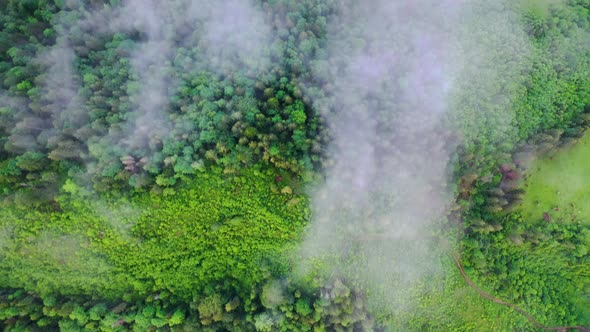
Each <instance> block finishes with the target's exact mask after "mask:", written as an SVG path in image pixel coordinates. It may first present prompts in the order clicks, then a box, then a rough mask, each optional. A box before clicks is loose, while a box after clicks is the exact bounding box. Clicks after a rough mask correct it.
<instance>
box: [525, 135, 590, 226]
mask: <svg viewBox="0 0 590 332" xmlns="http://www.w3.org/2000/svg"><path fill="white" fill-rule="evenodd" d="M524 186H525V189H526V191H527V193H526V195H525V197H524V201H523V203H522V213H523V217H524V218H525V220H527V221H530V222H533V221H541V220H544V215H545V213H547V214H548V219H550V221H551V222H576V221H577V222H584V223H590V204H589V202H590V133H589V134H586V136H584V137H583V139H582V140H580V142H579V143H577V144H576V145H574V146H573V147H570V148H567V149H563V150H559V151H556V152H555V153H551V154H549V155H547V156H544V157H542V158H540V159H538V160H537V161H536V162H535V163H534V164H533V166H532V167H531V169H530V173H529V174H528V176H527V178H526V180H525V184H524Z"/></svg>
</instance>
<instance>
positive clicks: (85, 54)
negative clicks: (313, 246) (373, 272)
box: [0, 0, 590, 331]
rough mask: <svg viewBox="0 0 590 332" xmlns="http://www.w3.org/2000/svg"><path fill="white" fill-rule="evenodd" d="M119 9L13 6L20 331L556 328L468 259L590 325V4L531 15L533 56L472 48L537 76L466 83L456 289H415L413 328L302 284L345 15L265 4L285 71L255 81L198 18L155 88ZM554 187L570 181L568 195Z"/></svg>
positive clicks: (581, 1)
mask: <svg viewBox="0 0 590 332" xmlns="http://www.w3.org/2000/svg"><path fill="white" fill-rule="evenodd" d="M118 6H122V4H121V3H120V1H116V0H111V1H100V0H97V1H95V0H92V1H91V0H88V1H79V2H78V4H72V3H69V1H58V0H54V1H35V0H25V1H22V0H18V1H17V0H0V27H1V29H0V200H1V202H0V249H1V250H0V320H1V321H2V322H3V323H2V324H3V329H5V330H11V331H29V330H31V331H35V330H55V329H61V330H64V331H78V330H85V331H94V330H101V331H120V330H128V329H132V330H135V331H146V330H158V329H161V330H175V331H176V330H178V331H180V330H186V331H190V330H210V331H218V330H228V331H251V330H258V331H274V330H283V331H312V330H313V331H325V330H330V331H331V330H335V331H344V330H355V331H356V330H372V329H377V330H378V329H386V328H388V327H389V328H392V329H394V330H395V329H404V330H458V331H462V330H474V329H480V330H490V331H495V330H532V329H534V328H535V327H534V325H531V323H530V322H529V321H528V320H527V319H526V318H525V317H523V316H521V315H520V314H519V313H518V312H515V311H514V310H512V309H510V308H506V307H503V306H501V305H498V304H497V303H493V302H489V301H487V300H485V299H483V298H481V297H479V296H478V295H477V293H475V292H473V291H472V290H471V289H470V288H469V286H468V285H466V284H465V282H464V280H463V277H462V276H461V275H460V274H459V272H458V271H457V270H456V266H455V265H454V262H453V259H452V257H453V255H454V254H451V256H449V251H450V250H451V248H453V249H454V250H456V251H457V252H460V262H461V263H462V264H463V266H464V268H465V271H466V272H467V274H468V275H469V276H470V277H471V278H472V279H473V280H474V281H475V283H476V284H477V285H479V286H480V287H481V288H482V289H484V290H486V291H487V292H489V293H490V294H493V295H494V296H497V297H498V298H501V299H503V300H504V301H507V302H510V303H513V304H515V305H518V306H519V307H521V308H522V309H524V310H525V311H526V312H529V313H530V314H531V315H533V316H534V317H535V318H536V319H537V320H538V321H539V322H540V323H542V324H545V325H548V326H570V325H585V326H589V325H590V310H589V309H588V308H590V272H589V271H590V254H589V252H588V248H590V220H588V219H587V218H588V217H589V215H588V213H587V206H585V204H587V202H586V201H585V200H584V198H585V197H588V190H585V187H584V186H585V183H584V182H582V183H580V182H579V181H582V179H581V178H583V179H585V178H586V177H587V176H585V175H584V173H583V167H585V165H586V164H585V163H584V161H586V160H588V158H589V157H588V156H590V150H588V147H587V141H588V138H587V136H586V138H585V139H584V140H583V141H582V143H581V144H580V145H576V143H577V142H578V140H579V139H580V138H582V137H583V134H584V131H585V130H586V128H587V127H588V126H590V116H589V114H590V45H588V36H589V34H590V1H587V0H568V1H564V3H563V4H558V3H553V2H551V1H550V2H548V3H545V2H543V3H542V4H541V2H540V1H539V2H535V1H518V4H515V8H516V9H515V10H516V11H517V13H518V15H519V24H522V25H523V26H524V27H525V32H526V34H527V36H526V37H527V38H528V39H529V40H530V45H529V46H530V49H529V52H528V53H527V54H526V55H522V57H520V55H519V56H517V57H516V55H514V56H513V55H511V54H512V53H513V52H514V49H510V47H509V46H506V47H504V46H505V45H497V43H498V41H497V40H494V39H493V38H486V37H485V36H483V35H481V34H482V33H483V32H481V31H469V33H472V34H473V35H474V36H476V37H477V38H475V39H476V42H477V43H481V44H485V45H487V48H489V49H494V51H495V52H497V53H493V54H485V55H478V56H486V57H489V58H490V59H492V60H493V59H506V58H513V57H516V58H518V59H516V60H514V61H516V62H519V63H522V65H520V64H519V65H518V66H516V67H514V66H512V65H510V64H503V63H494V62H493V61H490V63H494V65H497V66H504V65H505V66H506V68H513V67H514V68H518V69H519V71H518V72H512V73H510V75H484V76H486V77H488V78H490V80H489V81H485V82H482V81H481V80H478V79H477V78H478V73H480V72H481V73H485V72H486V71H490V70H491V69H490V68H480V67H477V66H475V67H473V68H471V67H467V68H466V69H465V71H466V72H465V73H464V74H465V75H466V77H467V79H465V80H464V81H462V82H460V84H459V86H458V88H457V89H458V90H459V91H460V93H459V94H458V95H457V96H456V98H455V99H454V100H453V101H452V106H453V107H452V108H453V109H452V111H451V112H449V122H451V123H453V124H454V126H455V127H456V128H454V129H456V130H457V132H460V133H461V134H460V135H457V136H461V137H459V138H457V140H458V141H460V143H459V147H458V149H457V152H456V154H455V155H454V158H453V160H452V165H451V168H452V169H454V174H453V176H454V178H453V182H454V183H455V185H454V188H455V189H454V194H455V195H456V200H455V204H454V205H453V206H452V207H451V211H449V213H448V218H445V220H443V221H441V223H440V224H441V225H442V229H443V231H442V232H439V233H442V234H437V236H439V237H440V243H445V244H444V245H443V244H441V245H440V246H437V248H432V255H433V256H434V257H436V258H437V259H438V260H439V261H440V262H441V266H442V270H443V271H444V272H445V273H444V275H442V276H438V277H432V280H430V281H431V282H432V283H431V284H425V285H422V286H421V287H419V288H417V289H409V290H407V291H408V293H411V294H412V295H411V298H412V299H413V300H414V301H415V307H413V308H412V310H409V311H408V312H406V313H405V315H406V316H407V317H389V316H388V314H387V313H386V311H387V310H379V309H380V308H377V309H375V308H374V307H371V306H369V305H368V301H367V298H366V297H367V294H366V293H365V292H364V290H363V289H362V287H360V286H359V285H358V284H355V283H354V281H351V280H348V279H347V278H346V277H345V276H343V275H338V274H337V273H333V274H332V275H330V274H328V276H325V275H321V276H318V275H312V274H309V275H303V276H302V275H297V276H295V275H293V274H292V273H291V272H292V270H293V269H294V267H295V266H297V261H298V257H297V254H296V252H297V251H296V250H295V249H296V248H297V244H298V243H299V242H300V241H301V240H302V237H303V234H304V228H305V226H306V225H307V224H308V222H309V221H310V210H309V206H308V203H309V198H308V197H307V192H306V191H305V189H306V187H305V186H306V185H307V184H309V183H312V182H313V181H321V179H322V175H323V173H322V171H323V169H324V167H326V166H327V165H330V159H329V155H328V153H327V144H328V143H329V142H330V139H331V133H330V128H329V127H328V126H326V125H325V118H324V114H323V113H321V111H320V110H318V109H316V107H314V105H316V104H320V103H316V104H314V103H313V102H312V97H313V99H314V100H322V101H323V100H329V99H330V98H331V97H333V96H332V95H331V93H333V87H331V86H330V84H329V83H327V81H325V79H327V78H325V77H321V78H316V79H317V82H315V81H313V80H312V76H313V75H312V74H311V72H312V71H315V72H320V73H322V72H327V69H326V68H324V67H323V66H326V63H327V62H326V61H325V57H326V51H325V48H326V39H327V34H328V26H329V23H330V18H331V17H332V15H335V14H337V10H338V6H337V1H328V0H305V1H292V0H276V1H266V0H264V1H263V0H260V1H256V7H257V9H259V10H260V12H261V13H263V16H264V17H263V19H264V20H265V21H266V22H270V23H271V27H272V35H273V36H276V38H274V39H272V41H271V42H269V43H268V44H265V46H264V47H265V48H264V49H263V50H262V53H263V54H265V55H266V56H268V57H269V58H270V59H272V60H273V61H270V63H268V64H265V65H263V66H258V65H254V66H248V65H244V64H242V63H240V66H238V69H236V67H232V66H231V65H230V66H229V67H219V66H217V65H216V64H215V63H204V62H203V61H205V62H207V61H212V60H207V59H205V60H203V58H207V55H210V54H211V53H210V52H211V48H213V46H210V45H209V46H208V45H198V47H196V46H195V47H187V45H186V42H187V40H188V41H190V40H191V39H190V38H192V37H191V31H193V30H197V27H198V26H199V25H198V24H201V22H197V23H186V25H182V24H179V25H175V26H174V27H175V29H176V30H175V31H173V32H174V35H175V37H174V38H172V39H171V40H166V43H168V44H169V45H168V46H167V48H169V49H170V54H168V55H167V56H168V58H169V59H172V60H170V61H163V64H162V65H161V67H160V68H156V69H153V67H154V66H153V64H152V65H149V64H148V65H147V66H145V68H143V69H145V70H144V71H141V70H140V69H142V67H141V66H140V67H138V66H137V64H136V57H137V54H138V52H139V53H141V52H142V46H143V45H145V43H146V42H149V41H150V38H151V37H150V36H149V35H146V33H144V32H142V31H141V30H138V29H137V28H133V27H132V28H126V29H121V30H120V31H113V30H109V29H101V28H96V26H95V25H94V24H91V23H88V22H91V21H92V18H93V17H94V16H95V15H96V13H97V12H100V13H107V14H108V13H111V11H113V10H115V9H116V8H118ZM105 15H106V14H105ZM179 20H180V19H179ZM80 22H82V23H80ZM191 24H193V25H191ZM478 34H479V35H478ZM262 53H260V54H262ZM256 54H258V53H256ZM507 54H508V55H507ZM204 55H205V56H204ZM233 56H234V58H235V57H237V58H238V59H239V61H243V62H247V63H250V62H251V60H252V59H240V58H239V56H237V55H233ZM134 59H135V60H134ZM195 63H199V64H202V65H199V66H196V65H194V64H195ZM212 68H214V69H212ZM151 70H155V71H160V72H163V73H166V80H169V82H170V85H169V86H166V87H164V88H163V90H162V91H160V93H161V94H162V95H163V96H165V97H166V99H167V102H165V103H162V102H159V104H158V102H157V103H156V104H157V106H156V107H157V108H158V111H157V112H156V111H150V110H147V111H146V113H145V114H144V116H143V117H142V116H141V114H140V112H137V110H138V109H140V108H141V107H142V102H143V101H144V99H145V98H146V95H145V93H146V92H145V91H143V90H142V89H143V87H144V86H149V85H150V83H149V81H150V80H149V78H150V76H149V75H151V74H150V73H151V72H150V71H151ZM499 72H501V71H499ZM326 76H328V75H326ZM302 82H313V83H312V84H310V85H311V87H310V86H309V85H308V86H306V87H305V88H303V86H302ZM157 88H158V87H156V88H154V89H155V90H157ZM155 90H154V91H155ZM152 92H153V91H152ZM572 146H574V147H573V149H579V150H578V151H576V152H572V154H575V155H572V156H569V157H563V158H566V159H560V158H562V157H561V156H560V155H556V156H555V160H553V158H554V157H553V154H555V153H556V151H557V150H558V149H565V148H571V147H572ZM536 156H541V157H540V158H541V159H539V160H535V157H536ZM543 156H547V157H546V158H545V157H543ZM551 163H558V164H557V165H558V166H554V165H556V164H551ZM563 164H567V165H568V167H571V168H568V169H569V171H568V173H569V174H570V175H571V178H563V177H562V176H563V175H562V174H563V172H564V171H563V169H562V167H563V166H559V165H563ZM576 170H579V177H578V176H576V174H577V173H574V172H575V171H576ZM525 178H526V181H524V184H523V181H522V180H523V179H525ZM547 178H555V179H560V181H558V183H556V184H552V187H550V188H549V189H548V188H547V187H546V186H547V185H546V184H545V183H543V181H544V180H545V179H547ZM564 179H565V180H564ZM578 184H579V185H580V186H579V187H576V188H573V187H572V186H574V185H578ZM552 191H559V192H563V193H565V192H568V193H569V192H570V191H571V193H572V194H571V195H569V194H568V195H566V196H563V195H561V194H560V193H557V196H556V195H555V192H552ZM564 197H565V198H564ZM521 202H523V203H522V204H523V205H522V206H521ZM577 207H579V211H581V212H579V213H578V214H576V213H575V211H574V210H576V209H577ZM572 209H574V210H572ZM572 211H574V212H572ZM573 214H575V217H574V216H573ZM437 225H439V224H437ZM457 234H459V238H458V239H457ZM355 259H356V258H355V257H351V258H350V261H351V262H354V260H355ZM318 264H319V265H320V266H319V267H318V268H319V269H321V264H320V263H318ZM433 285H437V286H433ZM387 324H390V325H389V326H387ZM392 324H393V326H392ZM395 324H401V325H395Z"/></svg>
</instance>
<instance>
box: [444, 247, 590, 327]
mask: <svg viewBox="0 0 590 332" xmlns="http://www.w3.org/2000/svg"><path fill="white" fill-rule="evenodd" d="M450 255H451V258H452V259H453V261H454V262H455V265H456V266H457V268H458V269H459V272H460V273H461V276H462V277H463V279H464V280H465V282H466V283H467V284H468V285H469V287H471V288H473V290H475V291H476V292H477V293H478V294H479V295H480V296H482V297H485V298H486V299H488V300H490V301H493V302H495V303H498V304H500V305H503V306H506V307H510V308H512V309H514V310H516V311H518V312H519V313H520V314H521V315H523V316H524V317H526V319H528V320H529V322H531V323H532V324H533V325H534V326H535V327H536V328H538V329H540V330H545V331H563V332H566V331H569V330H578V331H580V332H590V328H589V327H584V326H545V325H543V324H541V323H540V322H539V321H538V320H536V319H535V317H533V316H531V315H530V314H529V313H527V312H526V311H524V310H523V309H521V308H520V307H518V306H517V305H515V304H512V303H508V302H505V301H502V300H500V299H499V298H497V297H494V296H492V295H490V294H489V293H487V292H485V291H484V290H482V289H481V288H479V287H477V285H476V284H475V283H474V282H473V281H472V280H471V278H469V276H468V275H467V273H465V270H464V269H463V265H462V264H461V257H460V256H459V255H457V254H450Z"/></svg>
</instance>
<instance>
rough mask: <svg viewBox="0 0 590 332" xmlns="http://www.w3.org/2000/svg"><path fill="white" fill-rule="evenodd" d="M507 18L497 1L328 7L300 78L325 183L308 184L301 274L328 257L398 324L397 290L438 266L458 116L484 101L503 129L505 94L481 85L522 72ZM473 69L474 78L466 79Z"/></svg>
mask: <svg viewBox="0 0 590 332" xmlns="http://www.w3.org/2000/svg"><path fill="white" fill-rule="evenodd" d="M517 23H518V21H517V18H516V15H515V14H514V13H512V12H511V11H510V8H509V7H507V6H506V5H504V4H496V5H486V4H484V3H483V2H481V3H479V2H478V3H475V2H470V3H467V2H463V1H451V0H448V1H428V0H423V1H395V2H391V1H384V0H383V1H382V0H376V1H363V2H354V1H341V2H340V3H339V7H338V12H337V14H336V15H335V16H334V17H331V20H330V22H329V25H330V31H329V33H328V45H329V46H328V52H327V56H326V57H325V58H323V59H318V60H317V61H315V63H314V64H313V66H314V68H315V77H314V79H313V80H312V82H310V83H307V84H305V88H306V89H307V90H310V91H311V90H313V88H317V87H318V85H321V86H320V88H322V89H323V90H324V91H326V93H327V94H328V97H327V98H319V99H316V100H315V101H314V106H315V107H316V109H318V110H321V111H322V113H323V114H322V115H323V116H324V117H325V119H326V121H327V123H328V127H329V128H330V131H331V134H332V139H333V141H332V145H331V147H330V149H329V156H330V160H331V165H330V166H329V167H328V168H327V169H326V178H325V182H324V183H323V184H322V185H320V186H319V187H317V188H316V189H315V190H314V191H313V203H312V204H313V221H312V224H311V226H310V228H309V230H308V235H307V238H306V239H305V242H304V244H303V249H302V253H303V257H304V258H305V262H304V263H302V266H301V268H302V270H303V271H308V270H309V269H310V268H311V266H312V265H311V264H310V263H308V262H313V261H315V260H318V259H319V260H322V259H326V257H332V258H331V259H329V260H328V262H330V263H329V265H330V268H329V269H330V270H331V273H332V274H333V275H336V276H339V277H340V278H351V279H354V280H356V281H353V282H360V283H361V284H363V285H365V286H366V287H367V291H368V293H369V301H370V302H371V303H372V305H373V307H374V309H377V311H379V312H380V313H381V314H384V315H392V316H393V317H394V318H392V319H394V320H395V319H401V318H399V317H402V316H403V313H404V312H406V311H408V310H411V309H412V308H413V305H414V304H415V303H412V300H411V298H410V295H408V294H407V293H406V292H407V291H408V290H409V289H410V288H411V287H413V286H416V285H418V284H419V283H420V282H421V281H424V280H425V278H431V277H433V276H436V275H437V274H442V273H443V271H441V265H440V256H437V255H440V250H436V249H435V247H436V246H437V245H438V244H437V243H436V240H434V239H433V235H434V234H435V233H436V232H437V231H438V230H439V227H438V226H437V224H438V222H439V221H441V220H442V219H444V217H445V211H446V208H447V206H448V205H449V204H451V202H452V200H453V192H452V190H451V189H450V188H451V186H450V185H449V183H450V181H451V180H452V179H451V178H450V172H449V167H450V161H451V156H452V154H453V152H454V150H455V148H456V146H457V144H459V143H460V141H461V137H464V133H463V132H462V131H461V130H462V129H465V128H466V126H464V125H458V122H461V124H462V123H463V120H464V119H459V117H462V116H465V114H470V113H471V114H478V112H485V111H487V110H488V109H479V106H478V105H480V98H488V99H490V100H487V99H486V102H488V103H489V104H491V105H493V107H491V108H492V109H493V110H500V111H501V112H503V113H502V115H500V116H499V118H500V119H501V120H502V121H504V123H503V126H504V129H502V130H507V129H506V127H509V126H510V121H511V119H512V118H511V117H510V116H509V114H508V113H509V112H510V111H509V107H510V97H511V96H509V95H507V93H504V92H503V90H502V87H500V88H499V89H488V88H493V87H495V85H494V82H488V81H489V80H492V81H493V80H495V79H497V78H498V77H500V76H502V75H512V76H509V78H513V77H514V76H515V75H518V73H519V71H521V70H522V68H521V67H522V66H521V63H522V61H520V60H519V59H522V58H523V57H525V56H526V54H527V49H528V48H527V41H526V40H525V39H524V38H521V37H522V36H524V33H523V32H522V30H519V27H518V24H517ZM474 29H475V31H476V32H477V33H474V32H473V30H474ZM481 38H488V41H483V42H482V41H481ZM489 40H491V41H489ZM496 47H508V49H507V50H506V51H505V52H501V53H499V52H496V49H495V48H496ZM492 54H493V55H496V56H495V57H494V56H492ZM475 68H478V69H482V70H483V71H482V74H480V75H478V76H469V75H475V71H474V69H475ZM513 71H514V72H515V74H512V72H513ZM465 80H466V81H467V82H470V84H472V85H473V84H476V87H477V88H476V89H473V88H472V87H465V86H464V85H463V83H464V81H465ZM514 80H516V78H515V79H513V80H510V79H509V80H507V81H508V83H510V84H514V83H515V82H514ZM504 81H505V79H504V78H503V81H502V82H504ZM480 88H481V89H480ZM493 98H496V100H491V99H493ZM466 100H468V101H472V104H466V103H465V101H466ZM459 101H461V102H459ZM455 107H461V108H462V109H460V110H459V109H456V108H455ZM470 107H472V108H473V109H470V110H469V111H468V112H466V111H465V109H469V108H470ZM477 118H484V116H483V115H482V116H481V117H477ZM475 119H476V115H474V120H475ZM453 120H454V121H455V122H457V123H455V122H453ZM476 121H477V120H476ZM468 123H471V122H468ZM473 126H474V127H477V128H475V133H477V132H480V133H481V132H482V131H483V130H488V128H486V127H483V126H481V124H479V123H477V124H475V123H473ZM469 129H474V128H473V127H471V126H469ZM493 135H496V134H493ZM436 253H438V254H436ZM351 263H354V264H356V265H355V266H352V267H351V266H349V265H350V264H351ZM431 285H433V287H436V284H433V283H431ZM395 317H398V318H395Z"/></svg>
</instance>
